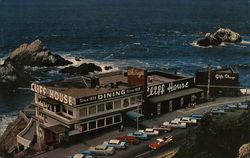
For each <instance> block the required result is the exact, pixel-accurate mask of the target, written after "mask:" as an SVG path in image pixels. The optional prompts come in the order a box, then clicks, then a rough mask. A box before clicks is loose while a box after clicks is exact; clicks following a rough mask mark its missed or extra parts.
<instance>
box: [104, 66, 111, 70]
mask: <svg viewBox="0 0 250 158" xmlns="http://www.w3.org/2000/svg"><path fill="white" fill-rule="evenodd" d="M104 69H105V70H110V69H112V66H105V67H104Z"/></svg>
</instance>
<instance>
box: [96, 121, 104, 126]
mask: <svg viewBox="0 0 250 158" xmlns="http://www.w3.org/2000/svg"><path fill="white" fill-rule="evenodd" d="M97 126H98V127H103V126H104V119H101V120H98V121H97Z"/></svg>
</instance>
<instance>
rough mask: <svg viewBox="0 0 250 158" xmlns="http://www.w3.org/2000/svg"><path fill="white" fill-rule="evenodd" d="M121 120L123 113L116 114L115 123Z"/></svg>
mask: <svg viewBox="0 0 250 158" xmlns="http://www.w3.org/2000/svg"><path fill="white" fill-rule="evenodd" d="M119 122H121V115H116V116H115V117H114V123H119Z"/></svg>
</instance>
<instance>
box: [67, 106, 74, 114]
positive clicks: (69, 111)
mask: <svg viewBox="0 0 250 158" xmlns="http://www.w3.org/2000/svg"><path fill="white" fill-rule="evenodd" d="M68 114H69V115H71V116H73V108H70V107H68Z"/></svg>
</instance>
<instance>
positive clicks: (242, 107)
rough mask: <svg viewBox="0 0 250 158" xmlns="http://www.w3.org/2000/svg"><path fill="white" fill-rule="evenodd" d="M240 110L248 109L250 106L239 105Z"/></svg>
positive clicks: (245, 104)
mask: <svg viewBox="0 0 250 158" xmlns="http://www.w3.org/2000/svg"><path fill="white" fill-rule="evenodd" d="M238 108H239V109H248V108H249V106H248V104H247V103H239V104H238Z"/></svg>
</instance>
